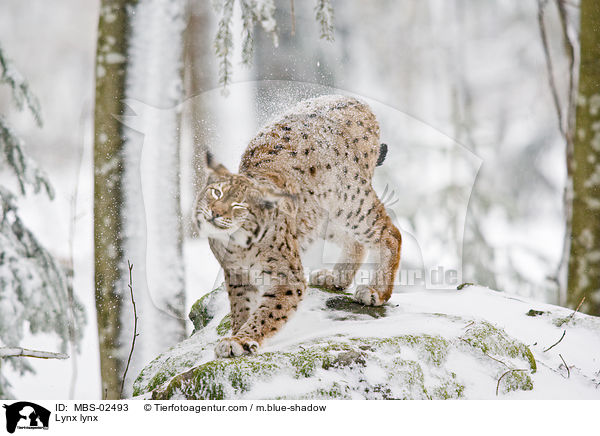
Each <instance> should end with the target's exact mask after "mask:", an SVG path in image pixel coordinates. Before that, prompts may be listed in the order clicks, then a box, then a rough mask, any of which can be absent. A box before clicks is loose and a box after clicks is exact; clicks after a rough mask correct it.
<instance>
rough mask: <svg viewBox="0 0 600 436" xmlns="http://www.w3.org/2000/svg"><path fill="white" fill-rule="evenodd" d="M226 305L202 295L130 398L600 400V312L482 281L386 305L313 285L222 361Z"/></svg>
mask: <svg viewBox="0 0 600 436" xmlns="http://www.w3.org/2000/svg"><path fill="white" fill-rule="evenodd" d="M228 312H229V303H228V300H227V295H226V292H225V291H224V289H223V287H220V288H218V289H216V290H214V291H213V292H211V293H209V294H207V295H205V296H204V297H203V298H202V299H200V300H199V301H198V302H196V304H194V306H193V307H192V311H191V313H190V318H191V319H192V321H193V322H194V326H195V332H194V334H192V336H191V337H190V338H189V339H187V340H185V341H183V342H181V343H179V344H177V345H175V346H174V347H172V348H171V349H170V350H168V351H167V352H165V353H163V354H162V355H160V356H158V357H157V358H156V359H155V360H154V361H152V362H151V363H150V364H149V365H148V366H146V368H144V370H143V371H142V372H141V374H140V375H139V377H138V379H137V380H136V382H135V384H134V395H143V397H145V398H154V399H327V398H345V399H392V398H395V399H447V398H467V399H483V398H497V397H501V398H536V399H542V398H596V399H600V387H599V384H600V318H596V317H591V316H587V315H583V314H579V313H577V314H573V311H571V310H568V309H565V308H561V307H558V306H552V305H548V304H540V303H535V302H531V301H526V300H522V299H517V298H515V297H513V296H510V295H507V294H504V293H501V292H497V291H492V290H489V289H486V288H482V287H477V286H467V287H464V288H463V289H461V290H456V291H421V292H413V293H406V294H394V295H393V296H392V299H391V300H390V302H389V303H388V304H387V305H385V306H383V307H365V306H362V305H360V304H357V303H355V302H353V301H352V299H351V298H350V296H349V295H347V294H332V293H330V292H327V291H324V290H319V289H310V291H309V292H308V295H307V297H306V299H305V300H304V301H303V303H302V304H301V305H300V307H299V310H298V312H297V313H296V315H295V316H294V317H293V318H292V319H291V320H290V321H289V323H288V324H287V325H286V326H285V327H284V329H283V330H282V331H281V332H280V333H278V334H277V335H276V336H275V337H273V338H272V339H270V340H269V341H268V342H266V343H265V344H264V346H263V347H262V348H261V349H260V351H259V353H258V354H256V355H252V356H244V357H240V358H236V359H215V358H214V351H213V349H214V346H215V344H216V343H217V342H218V341H219V339H220V338H221V337H223V336H227V335H229V334H230V321H229V315H228ZM563 333H564V334H563ZM557 342H558V343H557ZM554 344H556V345H554ZM553 345H554V346H553Z"/></svg>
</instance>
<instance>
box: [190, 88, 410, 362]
mask: <svg viewBox="0 0 600 436" xmlns="http://www.w3.org/2000/svg"><path fill="white" fill-rule="evenodd" d="M386 152H387V147H386V146H382V145H380V143H379V125H378V123H377V120H376V119H375V116H374V115H373V113H372V112H371V110H370V109H369V107H368V106H367V105H366V104H364V103H362V102H360V101H359V100H356V99H353V98H349V97H343V96H325V97H319V98H315V99H311V100H307V101H304V102H301V103H300V104H299V105H297V106H296V107H294V108H293V109H292V110H290V111H289V112H288V113H286V114H284V115H283V116H282V117H281V118H279V119H278V120H277V121H275V122H273V123H272V124H270V125H268V126H266V127H265V128H263V129H262V130H261V131H260V132H259V133H258V134H257V135H256V136H255V137H254V139H253V140H252V141H251V142H250V144H249V146H248V148H247V149H246V151H245V153H244V155H243V156H242V161H241V164H240V168H239V173H238V174H231V173H229V171H227V170H226V169H225V168H224V167H223V166H222V165H217V164H216V163H215V162H212V161H211V160H210V161H209V162H208V163H209V167H210V175H209V180H208V184H207V186H206V188H205V189H204V191H203V192H202V193H200V194H199V196H198V198H197V200H196V214H195V216H196V222H197V225H198V228H199V231H200V233H201V234H204V235H205V236H208V237H209V243H210V247H211V249H212V251H213V253H214V254H215V256H216V257H217V259H218V261H219V263H220V264H221V266H222V267H223V270H224V271H225V281H226V285H227V291H228V293H229V299H230V304H231V314H232V329H233V336H232V337H230V338H227V339H224V340H222V341H221V343H220V344H219V345H218V346H217V348H216V350H215V351H216V354H217V356H219V357H229V356H238V355H241V354H245V353H253V352H255V351H256V350H257V349H258V347H259V346H260V345H261V344H262V342H263V341H264V340H265V339H266V338H268V337H270V336H272V335H273V334H275V333H276V332H277V331H278V330H279V329H280V328H281V327H282V326H283V325H284V324H285V323H286V322H287V320H288V319H289V317H290V316H291V315H292V314H293V313H294V312H295V311H296V309H297V308H298V304H299V303H300V301H301V300H302V297H303V296H304V292H305V289H306V280H305V278H304V271H303V268H302V263H301V261H300V254H301V252H302V251H303V250H305V249H306V248H307V247H308V246H309V245H310V244H311V243H312V242H313V241H314V240H315V239H316V238H317V237H318V234H317V233H318V229H320V228H321V227H322V224H323V222H324V221H326V222H327V228H328V236H327V237H328V239H329V240H331V241H333V242H336V243H338V244H340V245H341V246H342V248H343V250H342V253H343V254H342V259H340V261H339V263H338V264H337V265H336V266H335V267H334V269H333V270H331V271H330V270H321V271H316V272H314V273H313V274H311V277H310V284H312V285H317V286H329V287H335V288H338V289H346V288H347V287H349V286H350V284H351V283H352V280H353V278H354V275H355V273H356V271H357V270H358V268H359V267H360V265H361V263H362V261H363V258H364V255H365V253H366V251H367V250H377V251H378V252H379V266H378V268H377V271H376V274H375V277H374V278H373V280H372V281H371V283H370V284H369V285H368V286H365V285H362V286H358V288H357V290H356V293H355V298H356V300H357V301H359V302H360V303H362V304H366V305H381V304H383V303H385V302H386V301H387V300H388V299H389V298H390V296H391V293H392V289H393V284H392V282H393V278H394V275H395V273H396V271H397V269H398V265H399V262H400V247H401V235H400V232H399V231H398V229H397V228H396V227H395V226H394V225H393V224H392V221H391V219H390V218H389V216H388V214H387V213H386V211H385V207H384V206H383V204H382V203H381V202H380V200H379V199H378V198H377V195H376V193H375V191H374V190H373V188H372V186H371V178H372V176H373V171H374V169H375V166H376V165H378V164H381V162H382V161H383V158H385V153H386Z"/></svg>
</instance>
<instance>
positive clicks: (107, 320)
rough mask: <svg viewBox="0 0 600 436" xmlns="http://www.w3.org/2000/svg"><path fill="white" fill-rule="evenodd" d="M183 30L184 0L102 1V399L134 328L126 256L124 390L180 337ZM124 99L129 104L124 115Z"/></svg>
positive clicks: (98, 229)
mask: <svg viewBox="0 0 600 436" xmlns="http://www.w3.org/2000/svg"><path fill="white" fill-rule="evenodd" d="M126 6H128V7H127V8H126ZM125 10H128V11H130V13H131V15H127V14H126V12H125ZM184 28H185V0H168V1H158V0H137V1H133V0H132V1H127V2H125V1H112V2H109V1H106V2H103V3H102V8H101V19H100V32H99V35H100V36H99V42H98V55H97V73H96V74H97V78H98V85H97V90H96V101H97V106H96V142H95V162H94V164H95V190H96V191H95V210H94V214H95V219H94V221H95V224H94V227H95V241H96V251H95V256H96V294H97V302H96V307H97V312H98V328H99V340H100V354H101V372H102V389H103V395H105V396H106V398H108V399H116V398H119V396H120V385H121V379H122V377H123V370H124V368H125V366H126V364H127V359H128V354H129V350H130V347H131V341H132V336H133V331H132V327H133V324H134V320H133V311H132V305H131V297H130V295H129V291H128V288H127V283H128V273H129V271H128V268H127V261H128V260H129V261H131V263H133V264H134V269H133V289H134V297H135V301H136V305H137V313H138V318H139V323H138V332H137V333H138V334H139V337H138V338H137V340H136V347H135V350H134V353H133V357H132V360H131V364H130V366H129V370H128V373H127V378H126V380H125V389H124V392H123V395H125V396H127V395H128V394H129V393H130V392H131V384H132V381H133V380H134V379H135V377H137V375H138V373H139V370H140V369H141V368H142V367H143V366H144V365H145V364H147V363H148V362H149V361H150V360H151V359H153V358H155V357H156V356H157V355H158V354H159V353H161V352H162V351H164V350H166V349H167V348H168V347H169V346H171V345H173V344H175V343H177V342H179V341H181V340H182V339H183V338H184V337H185V317H184V309H185V294H184V274H183V255H182V238H183V235H182V229H181V206H180V192H179V188H180V186H179V135H178V130H179V122H180V117H179V110H178V105H179V103H181V95H182V92H181V91H182V77H181V72H182V51H183V31H184ZM110 44H112V45H110ZM125 105H126V106H127V107H129V108H130V109H132V110H133V111H131V110H129V111H128V113H127V115H125ZM132 112H133V114H132V115H130V114H131V113H132ZM125 126H127V127H129V128H126V127H125Z"/></svg>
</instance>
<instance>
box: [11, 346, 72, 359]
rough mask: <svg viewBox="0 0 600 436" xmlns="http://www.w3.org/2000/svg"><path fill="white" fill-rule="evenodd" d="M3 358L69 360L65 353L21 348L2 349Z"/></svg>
mask: <svg viewBox="0 0 600 436" xmlns="http://www.w3.org/2000/svg"><path fill="white" fill-rule="evenodd" d="M2 357H36V358H38V359H68V358H69V356H68V355H67V354H64V353H53V352H51V351H39V350H29V349H27V348H20V347H11V348H9V347H0V358H2Z"/></svg>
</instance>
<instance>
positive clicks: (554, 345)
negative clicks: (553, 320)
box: [544, 330, 567, 353]
mask: <svg viewBox="0 0 600 436" xmlns="http://www.w3.org/2000/svg"><path fill="white" fill-rule="evenodd" d="M566 334H567V331H566V330H563V334H562V336H561V337H560V339H559V340H558V341H556V342H555V343H554V344H552V345H550V346H549V347H548V348H546V349H545V350H544V353H545V352H546V351H548V350H551V349H552V348H554V347H556V346H557V345H558V344H560V341H562V340H563V338H564V337H565V335H566Z"/></svg>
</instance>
